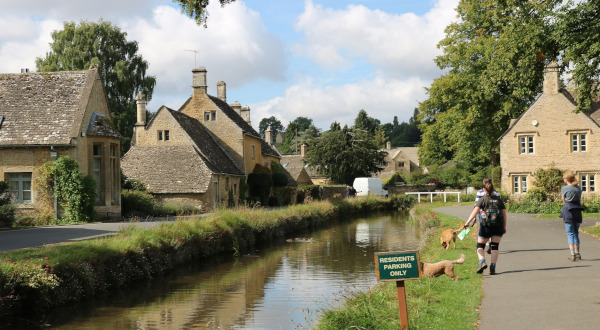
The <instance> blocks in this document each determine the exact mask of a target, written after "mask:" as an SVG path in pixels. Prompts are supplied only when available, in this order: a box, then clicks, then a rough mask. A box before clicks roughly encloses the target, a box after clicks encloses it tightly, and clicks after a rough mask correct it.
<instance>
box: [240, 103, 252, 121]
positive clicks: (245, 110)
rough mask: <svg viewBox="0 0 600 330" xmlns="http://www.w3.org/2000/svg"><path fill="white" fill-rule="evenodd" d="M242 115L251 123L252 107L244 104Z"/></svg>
mask: <svg viewBox="0 0 600 330" xmlns="http://www.w3.org/2000/svg"><path fill="white" fill-rule="evenodd" d="M240 115H241V116H242V119H244V120H245V121H246V122H247V123H248V124H249V125H250V107H249V106H247V105H245V106H243V107H242V109H241V111H240Z"/></svg>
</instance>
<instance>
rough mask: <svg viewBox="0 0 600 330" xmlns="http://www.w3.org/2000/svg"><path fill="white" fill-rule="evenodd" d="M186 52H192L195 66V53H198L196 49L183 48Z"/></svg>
mask: <svg viewBox="0 0 600 330" xmlns="http://www.w3.org/2000/svg"><path fill="white" fill-rule="evenodd" d="M185 51H186V52H194V68H195V67H196V55H198V53H199V52H198V51H197V50H194V49H185Z"/></svg>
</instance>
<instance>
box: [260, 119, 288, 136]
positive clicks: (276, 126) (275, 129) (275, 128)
mask: <svg viewBox="0 0 600 330" xmlns="http://www.w3.org/2000/svg"><path fill="white" fill-rule="evenodd" d="M269 126H271V132H272V133H271V134H273V136H272V137H271V138H272V141H275V136H277V133H279V132H281V131H283V125H282V124H281V122H280V121H279V119H277V118H275V116H271V117H269V118H263V119H261V120H260V123H259V124H258V131H259V133H260V136H261V137H262V138H263V139H264V138H265V132H266V131H267V127H269Z"/></svg>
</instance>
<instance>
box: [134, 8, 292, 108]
mask: <svg viewBox="0 0 600 330" xmlns="http://www.w3.org/2000/svg"><path fill="white" fill-rule="evenodd" d="M208 9H209V12H210V18H209V23H208V24H209V27H208V28H204V27H200V26H198V25H196V23H195V21H193V20H192V19H189V18H187V17H184V16H182V15H181V14H180V13H179V10H177V9H174V8H172V7H170V6H160V7H157V8H156V9H155V10H154V13H153V15H152V18H151V19H148V20H146V19H138V20H137V21H135V22H134V23H133V24H131V25H130V26H127V28H126V30H127V31H128V32H129V36H130V37H131V38H132V39H134V40H137V41H138V42H139V45H140V50H139V53H140V54H142V55H143V57H144V59H146V60H147V61H148V62H149V63H150V64H151V65H150V72H149V74H151V75H155V76H156V77H157V78H158V83H157V86H156V88H155V95H156V96H159V95H168V94H179V95H181V98H179V99H183V100H185V98H187V97H188V96H189V95H190V94H191V89H190V86H191V81H192V75H191V70H192V68H193V67H194V66H196V67H201V66H203V67H205V68H206V69H207V71H208V73H207V79H208V85H209V93H211V94H215V93H216V83H217V81H219V80H223V81H225V82H226V83H227V86H228V88H235V87H238V86H241V85H243V84H247V83H250V82H252V81H255V80H257V79H260V78H264V79H268V80H279V81H281V80H283V78H284V73H285V70H286V55H285V52H284V46H283V44H282V42H281V40H280V39H279V38H278V37H277V36H275V35H274V34H272V33H270V32H268V31H267V30H266V28H265V27H264V25H263V23H262V21H261V17H260V15H259V14H258V13H257V12H255V11H253V10H251V9H249V8H247V7H246V6H245V5H244V4H243V3H242V2H234V3H232V4H229V5H227V6H225V7H224V8H220V6H218V2H216V3H215V4H211V5H210V6H209V8H208ZM193 51H196V52H193ZM175 99H176V100H177V99H178V98H175ZM155 100H157V98H156V97H155ZM165 100H166V98H165ZM157 101H159V102H160V99H158V100H157ZM152 103H153V105H150V107H151V108H156V109H157V108H158V107H160V106H161V105H162V104H163V103H158V102H154V101H153V102H152ZM167 105H168V106H171V107H179V106H180V105H181V103H177V104H167Z"/></svg>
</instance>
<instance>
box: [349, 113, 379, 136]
mask: <svg viewBox="0 0 600 330" xmlns="http://www.w3.org/2000/svg"><path fill="white" fill-rule="evenodd" d="M380 125H381V122H380V121H379V119H375V118H371V117H369V115H368V114H367V112H366V111H365V110H364V109H361V110H360V111H359V112H358V115H357V116H356V119H354V129H362V130H365V131H367V132H369V133H371V134H375V130H376V129H377V127H379V126H380Z"/></svg>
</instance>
